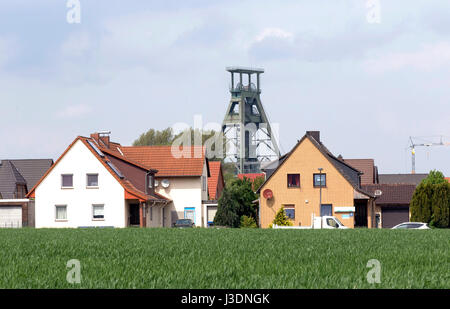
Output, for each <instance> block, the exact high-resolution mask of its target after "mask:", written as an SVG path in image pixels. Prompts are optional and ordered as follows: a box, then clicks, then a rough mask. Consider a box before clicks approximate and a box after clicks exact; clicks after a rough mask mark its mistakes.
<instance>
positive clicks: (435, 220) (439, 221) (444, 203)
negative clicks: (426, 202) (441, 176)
mask: <svg viewBox="0 0 450 309" xmlns="http://www.w3.org/2000/svg"><path fill="white" fill-rule="evenodd" d="M431 201H432V209H433V214H432V221H431V222H432V223H431V225H432V226H434V227H438V228H447V227H450V221H449V220H450V219H449V218H450V214H449V212H450V209H449V207H450V184H448V183H441V184H438V185H434V190H433V196H432V199H431Z"/></svg>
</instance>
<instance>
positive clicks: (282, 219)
mask: <svg viewBox="0 0 450 309" xmlns="http://www.w3.org/2000/svg"><path fill="white" fill-rule="evenodd" d="M272 224H276V225H280V226H292V225H293V224H292V221H291V220H289V218H288V216H286V212H285V211H284V207H281V209H280V210H279V211H278V212H277V214H276V215H275V219H274V220H273V222H272Z"/></svg>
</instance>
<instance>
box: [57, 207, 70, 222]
mask: <svg viewBox="0 0 450 309" xmlns="http://www.w3.org/2000/svg"><path fill="white" fill-rule="evenodd" d="M55 220H56V221H66V220H67V205H56V206H55Z"/></svg>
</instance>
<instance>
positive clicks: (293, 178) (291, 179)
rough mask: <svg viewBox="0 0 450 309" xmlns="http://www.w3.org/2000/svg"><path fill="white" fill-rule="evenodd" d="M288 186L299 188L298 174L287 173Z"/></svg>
mask: <svg viewBox="0 0 450 309" xmlns="http://www.w3.org/2000/svg"><path fill="white" fill-rule="evenodd" d="M287 182H288V188H300V174H288V175H287Z"/></svg>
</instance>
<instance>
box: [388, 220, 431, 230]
mask: <svg viewBox="0 0 450 309" xmlns="http://www.w3.org/2000/svg"><path fill="white" fill-rule="evenodd" d="M392 229H415V230H429V229H430V227H429V226H428V224H427V223H421V222H404V223H400V224H399V225H396V226H394V227H393V228H392Z"/></svg>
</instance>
